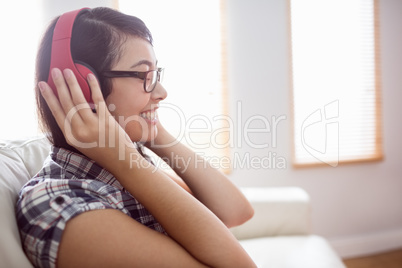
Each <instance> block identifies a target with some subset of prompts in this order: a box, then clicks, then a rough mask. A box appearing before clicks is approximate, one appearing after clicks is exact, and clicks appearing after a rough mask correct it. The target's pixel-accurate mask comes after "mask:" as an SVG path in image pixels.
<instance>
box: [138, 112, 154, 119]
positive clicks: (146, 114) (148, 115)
mask: <svg viewBox="0 0 402 268" xmlns="http://www.w3.org/2000/svg"><path fill="white" fill-rule="evenodd" d="M155 115H156V113H155V112H150V111H148V112H144V113H140V116H141V117H142V118H145V119H148V120H154V119H155Z"/></svg>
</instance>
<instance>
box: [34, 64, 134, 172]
mask: <svg viewBox="0 0 402 268" xmlns="http://www.w3.org/2000/svg"><path fill="white" fill-rule="evenodd" d="M51 72H52V77H53V80H54V83H55V85H56V88H57V93H58V96H59V98H57V97H56V96H55V94H54V93H53V91H52V90H51V88H50V87H49V85H48V84H47V83H45V82H40V83H39V88H40V90H41V93H42V96H43V97H44V99H45V100H46V103H47V104H48V106H49V108H50V110H51V111H52V114H53V116H54V117H55V119H56V121H57V124H58V126H59V127H60V129H61V130H62V132H63V134H64V137H65V138H66V140H67V142H68V144H70V145H71V146H73V147H74V148H76V149H77V150H79V151H80V152H81V153H83V154H84V155H86V156H88V157H89V158H91V159H93V160H94V161H96V162H98V163H99V164H100V165H102V166H103V167H104V168H106V169H109V170H110V171H111V170H112V169H114V168H115V166H116V165H115V164H112V163H115V161H116V160H118V159H120V160H121V159H123V158H125V157H127V155H128V154H127V153H128V152H130V153H133V152H134V153H138V152H137V151H136V149H135V148H134V146H133V143H132V142H131V141H130V138H129V137H128V135H127V134H126V132H125V131H124V130H123V129H122V128H121V126H120V125H119V124H118V123H117V122H116V120H115V119H114V117H113V116H112V115H111V114H110V113H109V110H108V108H107V106H106V103H105V100H104V99H103V96H102V93H101V90H100V88H99V85H98V82H97V80H96V78H95V76H94V75H92V74H90V75H88V84H89V86H90V88H91V93H92V100H93V101H94V104H93V105H94V107H91V106H90V104H88V103H87V101H86V100H85V97H84V95H83V93H82V91H81V88H80V86H79V84H78V82H77V80H76V78H75V76H74V74H73V72H72V71H71V70H69V69H66V70H64V71H63V73H62V72H61V71H60V70H59V69H53V70H52V71H51ZM93 108H95V110H96V112H93Z"/></svg>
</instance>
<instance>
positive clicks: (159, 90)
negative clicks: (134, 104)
mask: <svg viewBox="0 0 402 268" xmlns="http://www.w3.org/2000/svg"><path fill="white" fill-rule="evenodd" d="M166 97H167V91H166V89H165V88H164V87H163V86H162V84H161V83H159V82H158V83H157V84H156V87H155V89H154V90H153V91H152V92H151V98H152V99H153V100H155V101H158V102H159V101H162V100H164V99H166Z"/></svg>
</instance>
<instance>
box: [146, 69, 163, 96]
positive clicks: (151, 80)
mask: <svg viewBox="0 0 402 268" xmlns="http://www.w3.org/2000/svg"><path fill="white" fill-rule="evenodd" d="M161 72H162V70H155V71H151V72H149V73H147V77H146V78H145V80H144V89H145V91H146V92H151V91H153V90H154V89H155V87H156V84H157V83H158V81H160V74H161Z"/></svg>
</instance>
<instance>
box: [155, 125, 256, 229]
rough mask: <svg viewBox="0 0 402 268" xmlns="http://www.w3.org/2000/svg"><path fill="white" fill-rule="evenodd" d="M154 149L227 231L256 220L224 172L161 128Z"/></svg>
mask: <svg viewBox="0 0 402 268" xmlns="http://www.w3.org/2000/svg"><path fill="white" fill-rule="evenodd" d="M166 145H171V146H166ZM148 146H150V145H148ZM150 147H151V149H152V150H153V151H154V152H155V153H156V154H157V155H159V156H160V157H162V158H163V159H167V160H168V161H167V162H168V164H169V165H170V166H171V167H172V168H173V170H174V171H175V172H176V173H177V174H178V175H179V176H180V177H181V178H182V179H183V181H184V182H185V183H186V184H187V185H188V186H189V188H190V189H191V191H192V193H193V194H194V196H195V197H196V198H197V199H198V200H200V201H201V202H202V203H203V204H204V205H205V206H207V207H208V208H209V209H210V210H211V211H212V212H213V213H214V214H215V215H216V216H218V218H220V219H221V220H222V222H223V223H224V224H225V225H226V226H227V227H229V228H230V227H233V226H237V225H240V224H242V223H244V222H246V221H247V220H249V219H250V218H251V217H252V216H253V213H254V211H253V208H252V207H251V205H250V203H249V202H248V200H247V199H246V198H245V197H244V195H243V194H242V193H241V192H240V190H239V189H238V188H237V187H236V186H235V185H234V184H233V183H232V182H231V181H230V180H229V179H228V178H227V177H226V176H225V175H224V174H223V173H222V172H220V171H219V170H217V169H215V168H214V167H212V166H211V165H210V164H209V163H208V162H207V161H206V160H205V159H203V158H202V157H201V156H199V155H197V154H196V153H195V152H193V151H192V150H191V149H189V148H188V147H186V146H185V145H183V144H182V143H180V142H179V141H177V140H176V139H175V138H174V137H173V136H172V135H170V134H169V133H168V132H167V131H166V130H165V129H164V128H163V127H162V125H161V124H159V125H158V135H157V137H156V139H155V140H154V141H153V142H152V146H150ZM178 159H179V161H178ZM182 163H186V165H182Z"/></svg>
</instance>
